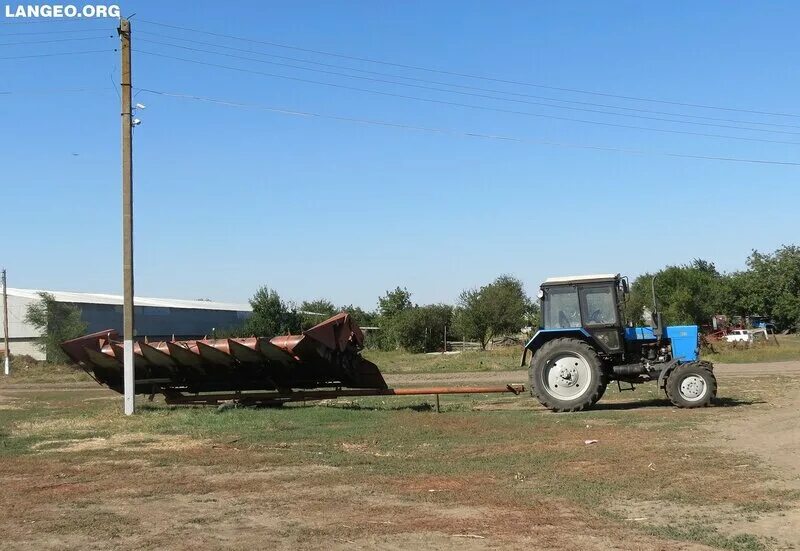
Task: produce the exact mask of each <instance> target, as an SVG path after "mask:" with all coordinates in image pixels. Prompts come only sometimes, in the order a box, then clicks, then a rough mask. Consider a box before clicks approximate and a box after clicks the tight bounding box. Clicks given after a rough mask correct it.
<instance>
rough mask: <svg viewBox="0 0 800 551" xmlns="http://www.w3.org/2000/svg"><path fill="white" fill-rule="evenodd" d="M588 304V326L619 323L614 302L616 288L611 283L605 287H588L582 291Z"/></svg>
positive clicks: (586, 321)
mask: <svg viewBox="0 0 800 551" xmlns="http://www.w3.org/2000/svg"><path fill="white" fill-rule="evenodd" d="M582 293H583V300H584V302H585V305H586V310H585V312H586V319H585V320H584V322H585V323H586V325H587V326H591V325H611V324H615V323H617V308H616V303H615V302H614V290H613V288H612V287H611V286H610V285H606V286H603V287H586V288H584V289H583V291H582Z"/></svg>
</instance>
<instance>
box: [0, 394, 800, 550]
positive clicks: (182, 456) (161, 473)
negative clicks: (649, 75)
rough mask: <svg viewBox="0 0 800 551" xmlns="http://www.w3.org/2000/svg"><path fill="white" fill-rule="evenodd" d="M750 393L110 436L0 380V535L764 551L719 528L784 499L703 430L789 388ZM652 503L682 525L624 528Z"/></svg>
mask: <svg viewBox="0 0 800 551" xmlns="http://www.w3.org/2000/svg"><path fill="white" fill-rule="evenodd" d="M751 388H753V386H752V381H749V380H734V381H730V382H726V383H725V384H724V386H723V387H722V388H721V391H720V394H721V396H722V399H721V400H720V405H722V406H728V407H718V408H710V409H705V410H676V409H673V408H671V407H668V405H667V404H666V402H665V401H664V400H663V399H662V397H661V396H660V395H659V394H658V393H657V392H656V391H655V389H653V388H647V387H643V388H642V389H640V390H639V391H637V392H636V393H627V394H622V395H621V394H619V393H618V392H616V391H614V390H610V391H609V394H608V395H607V399H604V402H607V404H608V405H607V406H606V407H605V408H602V409H598V410H595V411H591V412H587V413H584V414H576V415H555V414H550V413H548V412H544V411H543V410H541V409H540V408H539V407H538V406H537V405H535V404H534V403H533V401H532V400H530V399H524V398H505V397H491V396H487V395H484V396H452V397H442V404H443V413H441V414H436V413H433V412H431V406H430V400H428V399H426V398H424V397H421V398H420V397H415V398H392V399H379V398H363V399H357V400H334V401H330V402H324V403H322V404H317V405H292V406H288V407H284V408H280V409H232V410H227V411H221V412H218V411H217V410H215V409H213V408H183V407H182V408H176V407H169V406H166V405H164V404H161V403H158V402H155V403H142V407H141V408H140V414H138V415H136V416H134V417H133V418H124V417H122V416H121V415H120V413H119V412H120V400H119V398H118V396H116V395H114V394H112V393H110V392H108V391H103V390H100V389H98V390H95V389H83V388H77V389H75V390H72V391H69V392H64V391H57V390H52V389H49V388H45V389H37V388H36V386H35V385H33V386H32V387H31V388H17V389H15V388H14V387H13V386H9V382H8V381H4V382H3V383H2V384H0V506H2V508H3V509H4V510H6V509H7V508H8V507H9V506H12V505H13V508H14V514H13V518H12V516H4V517H3V518H2V519H0V533H3V534H4V540H5V541H6V543H7V544H9V545H10V546H11V547H12V548H13V547H19V548H23V547H25V548H43V547H54V548H55V547H83V546H89V547H91V546H93V545H98V542H100V543H102V542H104V541H109V538H111V539H110V541H114V542H115V544H116V545H118V546H122V547H128V546H133V545H137V546H142V547H144V548H150V547H153V548H155V547H159V548H163V547H170V546H172V547H176V546H177V547H188V546H190V545H195V544H202V543H204V542H206V543H207V542H208V541H211V545H210V547H211V548H214V547H226V546H227V543H231V542H235V543H236V544H248V543H249V544H252V545H266V542H269V541H272V542H273V543H275V546H276V547H279V546H280V547H297V548H318V547H320V546H326V547H336V546H337V545H340V544H341V546H342V547H351V544H352V543H354V542H355V543H357V544H358V545H356V547H357V548H358V547H359V546H361V547H362V548H369V547H381V546H384V544H388V542H389V541H391V542H393V545H394V546H395V547H396V548H402V547H420V546H426V544H430V545H432V544H434V543H436V542H437V541H438V540H437V539H436V538H442V537H443V536H442V534H444V535H445V536H447V538H449V539H446V541H445V543H446V542H450V543H451V544H452V545H449V546H448V545H442V546H440V548H443V549H450V548H453V549H455V548H459V549H463V548H467V549H470V548H477V547H471V545H472V544H475V545H477V544H478V543H480V542H481V541H483V540H484V539H485V540H487V541H489V542H491V543H492V545H495V546H499V547H514V546H517V545H519V546H523V545H522V544H523V543H525V542H527V541H528V540H526V539H525V538H529V539H530V542H528V543H525V546H528V547H529V548H530V547H531V546H533V547H535V548H550V549H566V548H576V546H577V547H583V548H587V549H603V548H606V547H607V546H610V545H611V544H614V543H615V542H616V544H619V545H621V546H622V547H620V548H623V549H641V548H646V549H674V548H679V547H678V544H677V543H675V542H678V541H682V542H695V543H700V544H705V545H708V546H711V547H716V548H721V549H739V550H753V549H768V548H770V547H772V542H771V540H770V539H769V538H765V537H764V536H762V535H756V534H752V533H748V531H747V530H746V526H745V529H741V527H740V528H737V529H736V530H733V529H731V528H730V527H727V528H725V527H724V526H723V524H721V523H722V522H723V520H724V519H726V518H728V517H729V516H731V515H733V516H734V517H739V516H746V515H754V514H756V513H758V512H767V511H768V512H774V511H781V510H783V509H784V508H785V507H787V506H789V505H790V504H792V503H795V502H796V501H797V500H798V499H800V495H797V492H793V491H790V490H788V489H780V488H776V487H773V486H771V485H769V484H767V483H768V482H769V481H770V480H771V479H772V478H773V476H774V475H773V474H772V473H771V472H770V471H769V470H768V469H766V468H763V467H760V466H759V465H758V461H757V460H755V459H754V458H753V457H750V456H746V455H743V454H741V453H734V452H730V451H723V450H721V449H720V448H719V447H718V446H715V445H712V444H711V443H710V442H709V437H708V434H707V433H706V432H705V430H704V426H705V425H707V424H708V423H709V422H712V421H713V422H720V421H723V422H724V420H725V419H733V418H735V417H737V416H741V415H748V414H749V413H753V412H756V411H758V410H759V408H763V407H766V406H764V405H762V404H759V403H758V400H757V398H758V397H760V396H762V395H763V393H764V392H767V391H768V393H769V394H770V395H775V396H777V395H780V394H781V393H786V392H797V390H798V388H800V386H799V385H798V382H797V381H796V380H795V381H789V382H788V383H787V381H785V380H777V381H776V380H775V379H774V378H771V379H765V380H760V381H759V382H758V384H757V385H755V388H757V389H758V392H757V393H754V392H753V391H751ZM586 440H597V441H598V442H597V443H596V444H585V441H586ZM632 443H635V444H634V445H632ZM742 466H744V467H742ZM654 501H657V502H658V503H661V504H663V505H664V506H670V507H679V508H682V509H681V510H684V511H691V513H690V514H691V515H692V516H690V518H688V519H687V518H683V519H681V520H679V521H676V522H674V523H673V522H671V521H670V522H667V523H664V522H660V521H657V519H654V518H644V519H642V518H641V516H643V515H641V514H640V513H638V512H637V511H638V510H639V509H640V508H641V507H642V506H643V505H642V504H647V503H653V502H654ZM726 515H727V516H726ZM276 518H278V519H280V520H279V521H276V520H275V519H276ZM664 518H669V517H668V516H665V517H664ZM635 519H638V520H635ZM420 534H422V536H421V537H424V538H426V539H424V540H421V541H417V540H415V539H414V538H415V537H420V536H419V535H420ZM226 538H233V539H230V540H226ZM386 538H389V540H387V539H386ZM427 538H433V539H427ZM479 538H481V539H479ZM520 538H521V539H520ZM581 538H587V539H585V540H582V539H581ZM276 542H277V543H276ZM348 542H349V543H348ZM398 542H400V544H398ZM670 542H672V543H670ZM440 543H441V542H440ZM278 544H280V545H278ZM465 546H466V547H465ZM686 548H687V549H688V548H691V547H686Z"/></svg>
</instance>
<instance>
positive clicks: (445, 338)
mask: <svg viewBox="0 0 800 551" xmlns="http://www.w3.org/2000/svg"><path fill="white" fill-rule="evenodd" d="M444 352H447V326H446V325H445V326H444ZM444 352H442V354H444Z"/></svg>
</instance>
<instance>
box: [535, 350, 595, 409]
mask: <svg viewBox="0 0 800 551" xmlns="http://www.w3.org/2000/svg"><path fill="white" fill-rule="evenodd" d="M591 382H592V368H591V367H590V366H589V362H588V361H586V358H584V357H583V356H581V355H580V354H575V353H568V354H561V355H559V356H556V357H555V358H553V359H552V360H550V361H549V362H548V363H547V365H546V366H545V369H544V372H543V373H542V383H544V387H545V390H547V392H548V394H550V395H551V396H554V397H556V398H558V399H560V400H574V399H575V398H580V397H581V396H583V395H584V394H586V393H587V392H588V391H589V387H590V386H591Z"/></svg>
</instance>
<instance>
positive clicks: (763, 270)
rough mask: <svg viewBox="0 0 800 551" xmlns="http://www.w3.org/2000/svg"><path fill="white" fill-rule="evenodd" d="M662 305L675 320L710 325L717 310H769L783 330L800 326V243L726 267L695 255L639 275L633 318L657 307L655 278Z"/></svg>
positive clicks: (634, 287)
mask: <svg viewBox="0 0 800 551" xmlns="http://www.w3.org/2000/svg"><path fill="white" fill-rule="evenodd" d="M654 276H655V278H656V279H655V289H656V295H657V299H658V303H659V304H658V306H659V310H660V311H661V312H662V314H663V315H664V321H665V322H666V323H670V324H694V325H700V326H702V325H707V324H709V323H710V322H711V318H712V316H714V315H717V314H723V315H727V316H729V317H734V316H739V317H741V318H746V317H748V316H763V317H765V318H767V319H769V320H771V321H772V322H773V323H774V324H775V325H776V327H777V329H778V330H789V331H798V330H800V247H797V246H795V245H785V246H783V247H780V248H778V249H777V250H776V251H774V252H772V253H761V252H759V251H753V252H752V254H751V255H750V256H749V257H748V258H747V261H746V268H745V269H744V270H739V271H736V272H731V273H720V272H719V271H718V270H717V268H716V267H715V266H714V264H713V263H712V262H709V261H706V260H702V259H695V260H693V261H692V262H690V263H689V264H684V265H679V266H667V267H665V268H664V269H662V270H660V271H658V272H656V273H654V274H650V273H646V274H642V275H641V276H639V277H637V278H636V280H635V281H634V282H633V283H632V285H631V293H630V297H629V300H628V302H627V304H626V312H627V317H628V319H629V320H632V321H634V322H642V321H643V320H642V312H643V310H644V308H645V307H646V308H649V309H652V298H651V283H652V280H653V277H654Z"/></svg>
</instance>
